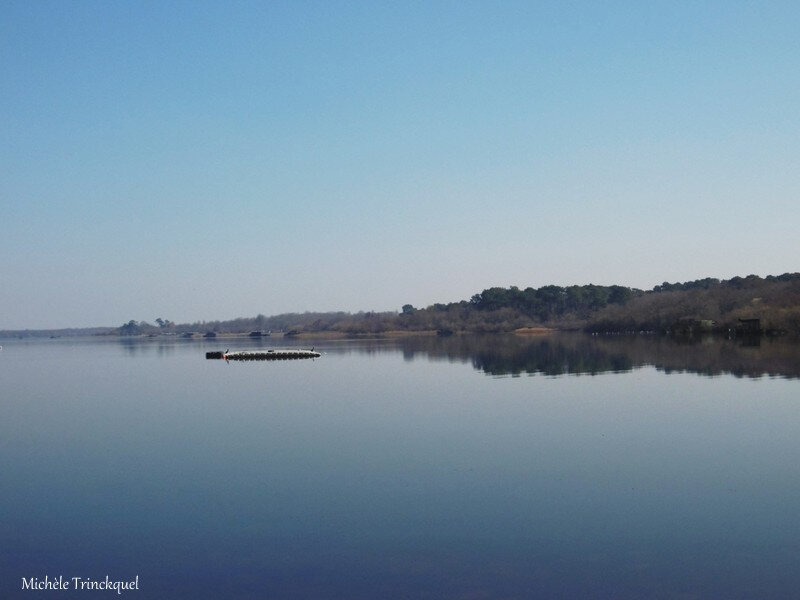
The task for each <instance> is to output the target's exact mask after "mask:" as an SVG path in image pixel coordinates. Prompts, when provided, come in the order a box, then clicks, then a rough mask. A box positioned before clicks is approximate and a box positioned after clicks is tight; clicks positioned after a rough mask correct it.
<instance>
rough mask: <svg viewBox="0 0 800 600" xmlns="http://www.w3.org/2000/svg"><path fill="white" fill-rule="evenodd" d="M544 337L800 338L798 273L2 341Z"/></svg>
mask: <svg viewBox="0 0 800 600" xmlns="http://www.w3.org/2000/svg"><path fill="white" fill-rule="evenodd" d="M550 330H573V331H575V330H579V331H586V332H589V333H621V332H637V333H638V332H648V333H675V334H695V333H704V332H712V333H728V334H731V333H736V334H767V335H770V334H772V335H777V334H787V333H788V334H795V335H797V334H800V273H784V274H783V275H777V276H773V275H770V276H767V277H763V278H762V277H759V276H756V275H748V276H747V277H733V278H731V279H727V280H719V279H714V278H706V279H698V280H695V281H687V282H684V283H666V282H665V283H663V284H661V285H657V286H655V287H654V288H653V289H651V290H640V289H636V288H630V287H625V286H619V285H611V286H602V285H592V284H589V285H572V286H566V287H562V286H556V285H548V286H543V287H540V288H537V289H534V288H531V287H528V288H525V289H520V288H518V287H515V286H512V287H509V288H502V287H491V288H487V289H485V290H483V291H482V292H480V293H478V294H475V295H473V296H472V297H471V298H470V299H469V300H461V301H458V302H450V303H447V304H441V303H437V304H432V305H431V306H427V307H424V308H416V307H414V306H412V305H410V304H406V305H404V306H403V307H402V308H401V309H400V310H399V311H398V312H394V311H388V312H358V313H348V312H324V313H323V312H304V313H286V314H280V315H275V316H265V315H263V314H259V315H257V316H255V317H243V318H238V319H232V320H227V321H199V322H194V323H174V322H172V321H170V320H167V319H162V318H160V317H159V318H158V319H155V320H154V322H153V323H149V322H146V321H135V320H131V321H129V322H127V323H125V324H123V325H121V326H119V327H110V328H94V329H92V330H77V329H72V330H39V331H36V332H34V331H31V330H26V331H25V332H19V331H16V332H9V331H7V332H0V334H6V335H7V336H8V335H9V334H11V335H17V336H20V335H24V336H34V335H39V336H42V335H47V334H50V335H51V336H58V335H79V334H81V333H83V334H95V335H120V336H154V337H155V336H162V335H174V336H184V337H195V336H198V337H200V336H206V337H215V336H226V335H247V336H252V337H263V336H267V335H284V336H290V337H291V336H303V337H305V336H309V335H312V334H313V335H315V336H328V337H352V336H363V335H412V334H413V335H418V334H423V333H428V334H434V333H438V334H440V335H449V334H453V333H503V332H514V331H517V332H521V333H541V332H545V331H550Z"/></svg>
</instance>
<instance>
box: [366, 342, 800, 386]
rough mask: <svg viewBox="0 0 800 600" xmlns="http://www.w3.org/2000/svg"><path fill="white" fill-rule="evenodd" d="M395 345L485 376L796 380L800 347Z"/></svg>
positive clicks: (765, 344) (408, 353)
mask: <svg viewBox="0 0 800 600" xmlns="http://www.w3.org/2000/svg"><path fill="white" fill-rule="evenodd" d="M398 345H399V346H400V348H401V350H402V352H403V355H404V357H405V358H406V359H407V360H412V359H413V358H414V356H415V355H417V354H423V355H426V356H428V357H429V358H434V359H442V360H450V361H461V362H471V364H472V365H473V366H474V367H475V369H477V370H480V371H483V372H484V373H486V374H488V375H512V376H513V375H520V374H523V373H529V374H533V373H539V374H543V375H566V374H591V375H594V374H597V373H606V372H614V373H619V372H624V371H630V370H632V369H635V368H640V367H643V366H648V365H651V366H654V367H656V368H657V369H659V370H661V371H663V372H665V373H668V374H669V373H683V372H688V373H697V374H700V375H706V376H716V375H722V374H726V373H729V374H733V375H735V376H737V377H760V376H762V375H771V376H782V377H790V378H794V377H800V344H798V343H796V342H791V341H786V340H781V339H764V340H762V341H761V343H760V344H756V345H753V344H748V343H747V342H746V341H743V340H727V339H721V338H718V337H714V338H711V337H707V338H693V339H674V338H671V337H658V336H608V337H605V336H587V335H584V334H556V335H550V336H542V337H533V338H531V337H525V336H514V335H486V336H453V337H447V338H431V337H418V338H406V339H401V340H399V341H398ZM373 350H374V349H373Z"/></svg>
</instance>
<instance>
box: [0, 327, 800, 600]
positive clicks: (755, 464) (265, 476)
mask: <svg viewBox="0 0 800 600" xmlns="http://www.w3.org/2000/svg"><path fill="white" fill-rule="evenodd" d="M0 343H2V344H3V349H2V351H0V485H2V493H0V598H33V597H47V598H70V597H79V598H87V597H108V598H110V597H116V595H115V594H114V592H113V591H112V592H100V591H93V592H87V591H84V592H79V593H70V592H58V591H48V592H38V593H37V592H31V591H23V590H21V581H22V578H23V577H24V578H31V577H38V578H39V579H43V578H44V576H45V575H47V576H49V577H50V578H52V577H58V576H59V575H63V576H64V578H70V577H74V576H78V577H83V578H92V579H104V578H105V576H106V575H109V576H110V577H111V579H112V580H129V579H133V578H134V577H135V576H137V575H138V576H139V591H131V592H125V593H124V594H123V597H128V598H138V599H149V598H200V599H202V598H370V599H373V598H374V599H379V598H423V599H424V598H469V599H480V598H537V597H540V598H683V599H688V598H796V597H798V595H799V594H800V379H798V377H800V348H799V347H798V346H797V345H794V344H790V343H786V342H782V341H774V342H770V341H768V340H763V341H762V342H761V343H760V345H758V344H757V343H756V342H750V343H745V342H742V341H741V340H740V341H724V342H720V341H713V340H712V341H709V340H706V341H703V342H697V343H683V344H679V343H676V342H674V341H671V340H667V339H662V338H649V337H648V338H645V337H634V338H621V337H616V338H593V337H588V336H586V337H585V336H556V337H548V338H520V337H501V336H490V337H483V338H479V337H460V336H454V337H452V338H431V339H423V338H417V339H408V340H400V341H369V342H365V341H358V342H352V341H328V342H322V343H316V348H317V349H318V350H321V351H322V352H323V356H322V357H321V358H319V359H316V360H314V361H310V360H303V361H281V362H248V363H233V362H232V363H230V364H228V363H226V362H225V361H220V360H216V361H212V360H205V357H204V356H205V355H204V353H205V352H206V351H207V350H219V349H224V348H225V347H226V344H230V345H231V348H232V349H233V347H234V345H235V348H236V349H247V348H251V347H258V343H252V342H250V341H248V340H244V341H237V342H235V343H234V342H225V341H221V342H220V341H217V342H213V343H206V342H200V341H182V340H171V341H168V342H163V341H146V340H142V341H138V340H127V341H117V340H103V341H97V340H92V339H80V340H47V341H38V342H37V341H24V340H19V341H11V340H4V341H0ZM271 343H279V341H275V342H271V341H269V340H267V341H264V342H261V343H260V344H261V345H262V346H269V345H270V344H271ZM308 345H310V343H306V346H308Z"/></svg>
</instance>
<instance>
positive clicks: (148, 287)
mask: <svg viewBox="0 0 800 600" xmlns="http://www.w3.org/2000/svg"><path fill="white" fill-rule="evenodd" d="M798 31H800V4H798V3H796V2H786V3H781V2H764V3H752V2H733V1H725V2H547V3H545V2H521V3H514V2H402V3H368V2H362V3H355V2H273V3H265V2H253V3H248V2H221V3H213V2H185V3H183V2H173V3H163V2H128V3H123V2H8V1H3V2H0V140H2V143H0V243H2V258H1V259H0V328H21V327H31V328H36V327H60V326H89V325H117V324H120V323H122V322H125V321H127V320H129V319H137V320H148V321H153V320H154V319H155V318H156V317H163V318H168V319H172V320H176V321H180V322H184V321H193V320H200V319H207V320H211V319H218V318H233V317H236V316H251V315H255V314H257V313H264V314H276V313H280V312H287V311H305V310H350V311H357V310H397V309H399V307H400V306H401V305H402V304H405V303H407V302H410V303H412V304H414V305H417V306H426V305H429V304H431V303H434V302H447V301H453V300H460V299H465V298H469V297H470V296H471V295H472V294H473V293H475V292H478V291H480V290H482V289H484V288H486V287H490V286H492V285H502V286H508V285H518V286H520V287H526V286H533V287H539V286H541V285H547V284H550V283H555V284H559V285H570V284H576V283H577V284H584V283H590V282H591V283H598V284H612V283H619V284H623V285H630V286H635V287H642V288H650V287H652V286H653V285H656V284H658V283H661V282H662V281H664V280H668V281H679V280H680V281H683V280H689V279H696V278H700V277H707V276H712V277H720V278H727V277H731V276H734V275H747V274H750V273H755V274H759V275H766V274H779V273H783V272H786V271H797V270H799V268H800V265H798V260H797V257H798V255H799V254H800V252H798V251H799V250H800V242H798V231H797V230H798V225H799V224H800V203H799V202H798V199H799V198H800V194H798V192H800V164H798V163H800V36H798V34H797V32H798Z"/></svg>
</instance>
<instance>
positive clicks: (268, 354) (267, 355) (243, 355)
mask: <svg viewBox="0 0 800 600" xmlns="http://www.w3.org/2000/svg"><path fill="white" fill-rule="evenodd" d="M319 356H321V355H320V353H319V352H316V351H315V350H314V348H311V350H301V349H298V350H291V349H284V350H280V349H278V350H240V351H238V352H229V351H227V350H226V351H225V352H206V358H224V359H225V360H288V359H294V358H318V357H319Z"/></svg>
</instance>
